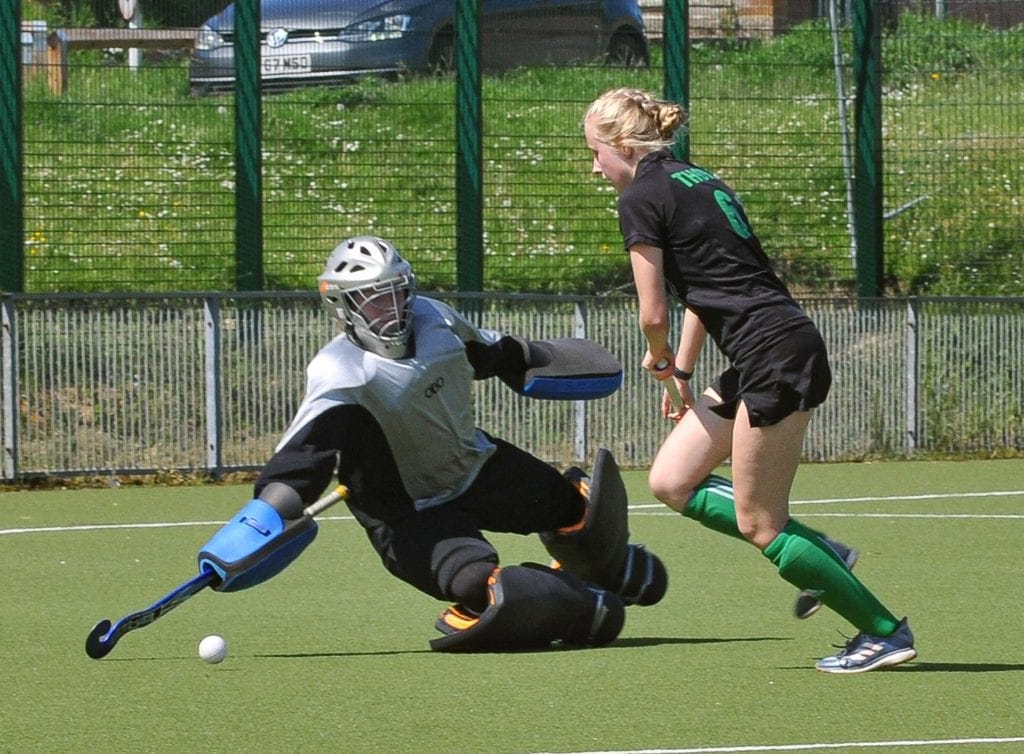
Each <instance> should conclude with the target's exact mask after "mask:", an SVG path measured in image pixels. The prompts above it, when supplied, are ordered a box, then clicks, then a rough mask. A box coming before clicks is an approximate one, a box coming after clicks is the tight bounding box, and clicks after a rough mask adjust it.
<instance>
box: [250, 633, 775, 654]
mask: <svg viewBox="0 0 1024 754" xmlns="http://www.w3.org/2000/svg"><path fill="white" fill-rule="evenodd" d="M741 641H742V642H750V641H790V639H789V638H788V637H782V636H746V637H742V638H737V639H718V638H692V639H691V638H685V637H678V636H672V637H660V636H652V637H647V638H639V637H638V638H634V639H618V640H617V641H615V642H614V643H613V644H609V645H607V646H604V647H601V649H626V648H629V647H655V646H658V645H661V644H730V643H732V642H741ZM514 651H515V652H516V653H519V654H524V653H533V652H574V651H579V649H578V648H576V647H559V646H554V647H549V648H545V649H520V650H514ZM415 654H435V653H434V652H433V650H430V649H387V650H380V651H376V652H273V653H267V654H257V655H253V657H374V656H377V655H380V656H382V657H384V656H387V655H415ZM506 654H510V652H508V653H506Z"/></svg>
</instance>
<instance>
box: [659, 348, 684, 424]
mask: <svg viewBox="0 0 1024 754" xmlns="http://www.w3.org/2000/svg"><path fill="white" fill-rule="evenodd" d="M667 366H668V362H667V361H665V359H662V360H661V361H659V362H658V363H657V364H655V365H654V368H655V369H657V370H659V371H660V370H662V369H664V368H665V367H667ZM662 384H663V385H664V386H665V389H666V390H668V397H669V400H671V401H672V409H673V410H674V411H676V412H679V411H682V410H683V396H681V395H680V394H679V386H678V385H676V380H675V377H669V378H668V379H667V380H663V381H662Z"/></svg>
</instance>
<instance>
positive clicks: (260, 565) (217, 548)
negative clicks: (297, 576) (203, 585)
mask: <svg viewBox="0 0 1024 754" xmlns="http://www.w3.org/2000/svg"><path fill="white" fill-rule="evenodd" d="M316 533H317V524H316V521H314V520H313V518H312V517H310V516H300V517H299V518H294V519H283V518H282V517H281V514H280V513H278V512H277V510H275V509H274V507H273V506H271V505H270V504H269V503H266V502H264V501H263V500H259V499H256V500H250V501H249V502H248V503H247V504H246V506H245V507H244V508H242V510H240V511H239V512H238V513H237V514H235V516H234V518H232V519H231V520H230V521H229V522H228V523H226V524H224V526H223V527H221V529H220V531H218V532H217V533H216V534H214V535H213V537H212V538H211V539H210V541H209V542H207V543H206V545H205V546H204V547H203V548H202V549H201V550H200V551H199V555H198V556H197V560H198V561H199V570H200V571H211V570H212V571H215V572H216V573H217V575H218V576H219V577H220V581H219V582H218V583H217V584H215V585H214V587H213V588H214V589H216V590H217V591H218V592H235V591H238V590H239V589H248V588H249V587H251V586H256V585H257V584H260V583H262V582H264V581H266V580H267V579H269V578H270V577H272V576H275V575H277V574H278V573H280V572H281V571H283V570H284V569H285V568H286V567H287V566H288V565H289V564H290V563H291V562H292V561H293V560H295V558H297V557H298V556H299V554H300V553H301V552H302V551H303V550H305V549H306V547H307V546H308V545H309V543H310V542H312V541H313V539H314V538H315V537H316Z"/></svg>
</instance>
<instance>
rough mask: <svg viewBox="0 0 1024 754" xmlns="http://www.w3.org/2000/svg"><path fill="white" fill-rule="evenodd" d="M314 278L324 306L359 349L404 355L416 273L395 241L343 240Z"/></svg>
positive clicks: (377, 239)
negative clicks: (341, 323)
mask: <svg viewBox="0 0 1024 754" xmlns="http://www.w3.org/2000/svg"><path fill="white" fill-rule="evenodd" d="M317 280H318V282H319V284H320V298H321V299H322V300H323V303H324V306H325V307H326V309H327V310H328V311H330V312H332V313H333V314H334V315H335V316H336V317H337V318H338V319H340V320H341V321H342V322H344V323H345V328H346V330H347V331H348V333H349V334H350V335H351V336H354V337H355V339H356V341H357V342H358V343H359V344H360V345H361V346H362V347H363V348H365V349H366V350H368V351H372V352H373V353H375V354H377V355H378V356H383V357H385V358H388V359H401V358H404V357H405V356H406V355H407V354H408V351H409V336H410V334H411V333H412V303H413V300H414V299H415V298H416V276H415V275H414V274H413V271H412V265H410V264H409V263H408V262H407V261H405V260H404V259H402V257H401V256H400V255H399V254H398V252H397V251H396V250H395V247H394V246H392V245H391V244H390V243H388V242H387V241H385V240H383V239H381V238H376V237H375V236H356V237H355V238H349V239H346V240H344V241H342V242H341V243H340V244H338V245H337V246H335V247H334V251H332V252H331V255H330V256H329V257H328V258H327V267H326V269H325V270H324V272H323V274H322V275H320V277H319V278H317Z"/></svg>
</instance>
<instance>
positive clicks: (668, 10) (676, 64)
mask: <svg viewBox="0 0 1024 754" xmlns="http://www.w3.org/2000/svg"><path fill="white" fill-rule="evenodd" d="M662 23H663V24H664V32H663V33H664V42H663V48H664V49H663V55H664V66H665V99H667V100H669V101H670V102H678V103H679V104H680V105H682V106H683V107H684V108H686V111H687V112H689V111H690V1H689V0H665V5H664V7H663V10H662ZM673 151H674V152H675V156H676V157H677V158H678V159H680V160H687V161H688V160H689V159H690V135H689V132H688V131H687V130H686V129H683V130H682V131H680V134H679V141H678V142H676V145H675V147H674V148H673Z"/></svg>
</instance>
